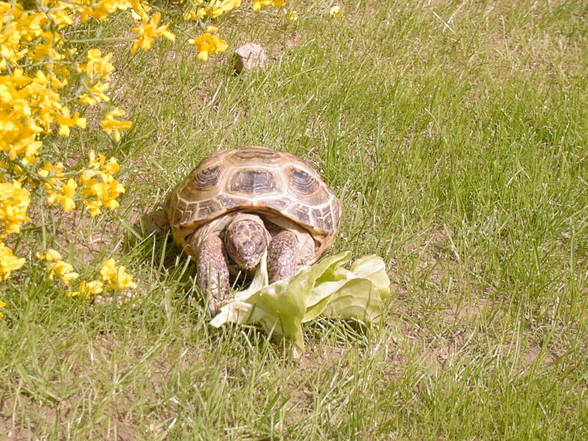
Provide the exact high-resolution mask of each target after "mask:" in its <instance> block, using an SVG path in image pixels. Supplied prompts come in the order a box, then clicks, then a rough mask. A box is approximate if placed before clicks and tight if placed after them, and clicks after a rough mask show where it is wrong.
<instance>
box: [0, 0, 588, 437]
mask: <svg viewBox="0 0 588 441" xmlns="http://www.w3.org/2000/svg"><path fill="white" fill-rule="evenodd" d="M344 3H345V4H344V5H343V12H344V14H343V16H342V17H341V18H340V19H332V18H330V17H329V16H328V14H325V11H326V10H328V6H329V3H328V2H326V1H318V2H309V1H302V2H300V3H298V6H297V9H298V11H299V14H300V18H299V20H298V21H297V22H295V23H291V24H285V23H284V20H283V19H282V17H281V14H280V13H278V12H267V13H264V15H263V16H262V17H263V18H261V19H260V16H259V15H256V14H253V13H243V14H240V15H236V16H234V17H231V18H228V19H226V20H222V22H221V26H220V29H221V31H220V32H221V37H223V38H225V39H227V40H228V42H229V44H230V46H231V48H232V49H234V48H236V47H238V45H240V44H243V43H246V42H250V41H255V42H258V43H260V44H262V45H263V46H264V47H265V48H266V49H267V50H268V52H269V54H270V59H271V63H270V64H269V66H268V67H267V69H265V70H264V71H259V72H251V73H247V74H245V75H241V76H234V75H232V74H231V61H230V56H229V55H230V54H227V55H226V56H224V57H215V58H213V59H211V60H210V62H208V63H207V64H200V63H199V62H198V60H197V59H196V53H195V52H194V49H193V47H192V46H189V45H188V44H187V39H188V38H190V37H193V36H194V33H195V30H194V28H193V26H192V25H189V24H185V23H182V22H181V20H179V19H177V20H174V31H175V32H176V34H177V37H178V38H177V41H176V43H174V44H172V43H169V42H161V43H159V44H158V45H157V46H156V47H155V48H154V49H153V50H152V51H150V52H148V53H145V54H143V53H139V54H138V55H136V56H134V57H129V55H128V46H127V45H118V46H111V45H110V46H109V45H108V44H106V43H105V44H104V47H105V48H110V50H114V51H115V53H116V58H117V60H118V66H120V67H121V70H120V71H119V73H118V77H117V82H116V90H117V92H116V101H117V103H118V104H120V105H121V106H123V107H124V108H126V109H127V110H128V111H129V112H130V114H131V115H132V119H133V121H134V127H133V129H132V130H131V131H130V133H128V134H127V135H126V136H125V137H124V138H123V140H122V141H121V143H120V144H117V145H111V146H109V145H108V144H107V143H105V138H104V137H103V136H101V135H98V134H96V135H92V134H91V133H90V134H88V133H87V132H84V134H83V136H82V135H80V136H79V137H78V138H75V137H74V138H72V140H71V141H70V143H68V144H56V146H57V147H56V148H61V149H62V151H64V152H68V151H69V152H72V153H71V154H73V155H79V154H80V153H79V152H80V151H82V152H85V151H87V150H89V149H90V148H93V147H98V146H99V147H100V149H101V150H102V151H105V152H108V153H111V154H113V155H116V156H117V157H118V158H119V159H120V160H121V162H122V164H123V180H124V183H125V185H126V187H127V195H126V196H125V199H124V201H123V207H122V209H121V210H120V211H119V212H118V214H117V216H116V217H115V218H105V219H100V220H96V221H92V222H88V221H86V220H80V219H72V218H69V217H63V216H56V215H53V212H52V213H49V214H45V224H44V225H45V226H44V227H43V228H42V229H39V228H36V229H34V228H31V229H30V231H29V232H28V233H27V239H29V240H30V241H34V242H35V243H37V244H39V246H53V245H54V244H55V243H57V242H58V243H59V244H60V246H62V250H63V251H65V252H66V253H67V252H69V254H68V256H69V258H70V260H72V261H73V262H74V264H75V265H76V268H82V269H85V271H87V272H91V271H92V270H93V269H94V268H96V263H97V262H99V261H100V260H101V259H102V258H104V257H106V256H110V255H111V254H115V255H118V256H119V257H121V258H123V259H124V260H126V263H127V264H128V266H129V267H130V268H131V270H132V271H133V273H134V274H135V275H136V278H137V280H138V282H139V289H138V296H137V298H136V300H135V302H134V305H122V306H116V305H115V304H106V305H87V304H84V303H81V302H76V301H72V300H71V299H69V298H66V297H65V296H64V293H63V292H62V291H60V290H59V289H57V288H56V287H55V286H54V285H53V284H52V283H51V282H50V281H48V280H47V279H46V277H45V275H44V273H43V271H42V269H41V268H39V267H36V266H34V265H32V266H29V269H28V270H26V271H21V272H20V273H19V275H18V277H15V278H13V279H11V280H10V281H8V282H7V283H5V284H3V285H2V287H1V288H0V289H1V291H2V293H1V298H2V299H3V300H5V301H6V302H7V303H8V307H7V308H6V318H5V320H4V321H3V322H2V323H0V378H2V381H1V382H0V438H1V437H4V438H3V439H9V440H75V441H80V440H96V439H104V440H121V441H126V440H139V439H140V440H192V439H194V440H199V439H202V440H216V439H219V440H221V439H222V440H269V439H288V440H290V439H291V440H296V439H312V440H323V439H342V440H349V439H377V440H396V439H398V440H414V439H422V440H490V439H496V440H537V439H541V440H564V439H565V440H584V439H587V438H588V404H587V403H588V396H587V390H588V387H587V386H588V353H587V348H588V338H587V337H586V336H587V335H588V329H587V323H588V296H587V294H588V291H587V289H586V286H587V283H586V282H587V273H586V268H587V266H588V265H587V246H586V245H587V243H588V235H587V215H588V212H587V206H588V197H587V194H588V193H587V188H586V187H587V186H586V181H587V175H588V173H587V167H586V159H587V158H586V146H587V145H588V107H587V106H586V103H587V102H588V99H587V98H588V93H587V90H588V75H587V73H588V65H587V63H586V60H588V49H587V45H586V43H587V41H588V26H587V24H586V20H585V17H586V16H588V7H587V5H586V4H585V2H583V1H581V0H569V1H547V0H545V1H540V2H536V1H530V0H529V1H527V0H520V1H517V2H511V1H506V0H504V1H501V0H499V1H446V2H438V1H416V0H411V1H406V2H393V1H388V2H379V1H374V0H357V1H353V2H351V1H350V2H344ZM174 11H175V9H174V8H173V7H172V8H171V9H170V13H171V14H172V15H173V13H174ZM124 21H125V19H123V18H121V19H120V20H119V22H116V23H114V24H112V25H110V27H105V28H104V30H103V32H104V35H105V36H109V35H115V34H116V33H117V32H118V31H119V30H120V29H121V27H122V28H124V27H128V26H127V25H128V23H126V22H124ZM123 22H124V23H123ZM249 144H258V145H266V146H271V147H274V148H276V149H278V150H287V151H290V152H293V153H295V154H298V155H300V156H302V157H304V158H307V159H309V160H310V161H312V162H313V163H314V164H315V165H316V167H317V168H318V169H319V170H320V171H321V172H322V174H323V176H324V177H325V180H326V181H327V182H328V183H329V184H330V185H331V186H332V187H333V188H334V189H335V191H336V192H337V193H338V194H339V195H340V196H341V198H342V200H343V201H344V207H345V215H344V220H343V225H342V229H341V232H340V236H339V238H338V240H337V242H336V244H335V250H334V251H340V250H346V249H350V250H352V251H353V253H354V255H355V256H360V255H364V254H367V253H377V254H379V255H381V256H383V257H384V259H385V261H386V262H387V263H388V269H389V274H390V278H391V280H392V299H391V301H390V304H389V306H388V308H387V310H386V312H385V315H384V319H383V323H382V324H381V326H380V327H373V328H368V329H363V328H358V327H356V326H354V325H352V324H349V323H341V322H333V321H327V320H324V319H322V320H319V321H317V322H315V323H312V324H310V325H308V326H307V327H306V331H307V342H306V345H307V352H306V354H305V355H304V356H303V357H302V358H301V360H299V361H294V360H291V359H289V358H288V357H287V356H285V355H284V351H283V350H282V347H281V346H280V345H279V344H275V343H272V342H269V341H267V338H266V336H265V335H263V334H262V333H261V332H259V331H258V330H256V329H254V328H248V327H229V328H225V329H222V330H215V329H212V328H211V327H210V326H209V325H208V320H209V318H210V317H209V316H208V313H207V308H206V307H205V305H204V304H203V302H202V301H201V299H200V298H199V296H198V292H197V290H196V289H195V287H194V272H193V265H190V264H189V261H188V260H187V257H186V256H185V255H181V254H180V253H179V250H178V249H177V248H176V247H175V246H174V245H172V244H171V243H170V242H166V240H165V239H163V238H153V237H143V236H142V237H139V238H136V237H133V235H132V234H131V233H129V228H125V227H124V226H125V225H127V226H129V225H132V224H133V223H134V222H136V221H137V219H139V218H140V216H141V215H142V214H143V213H145V212H148V211H150V210H152V209H153V208H154V207H157V206H159V205H161V203H162V200H163V198H164V196H165V194H166V193H167V192H168V191H169V190H170V189H171V188H173V186H174V185H175V184H176V183H177V182H179V181H180V180H181V179H182V178H183V177H184V176H185V175H186V174H187V173H188V172H189V171H190V170H191V169H192V168H193V167H194V166H195V165H196V164H197V163H198V162H199V160H201V159H202V158H204V157H205V156H206V155H207V154H209V153H210V152H212V151H215V150H217V149H225V148H230V147H234V146H239V145H249ZM64 154H66V153H64ZM56 213H57V212H55V214H56ZM117 219H118V220H120V221H121V222H115V221H116V220H117ZM60 228H61V229H60ZM64 230H65V231H67V234H63V233H59V231H64ZM21 248H22V250H26V245H25V243H23V244H21ZM19 254H20V255H22V252H20V253H19Z"/></svg>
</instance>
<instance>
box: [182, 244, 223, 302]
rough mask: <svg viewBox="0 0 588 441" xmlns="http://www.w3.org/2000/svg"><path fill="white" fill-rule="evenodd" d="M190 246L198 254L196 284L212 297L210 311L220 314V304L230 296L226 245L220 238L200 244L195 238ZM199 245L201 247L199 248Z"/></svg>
mask: <svg viewBox="0 0 588 441" xmlns="http://www.w3.org/2000/svg"><path fill="white" fill-rule="evenodd" d="M191 242H192V243H190V246H191V247H192V249H193V250H195V253H196V264H197V271H198V273H197V275H196V283H197V284H198V287H199V288H200V289H201V290H202V292H204V293H206V294H209V295H210V305H209V307H210V311H211V312H212V313H213V314H215V313H216V312H218V302H219V301H220V300H224V299H226V298H227V297H228V295H229V269H228V265H227V257H226V254H225V250H224V244H223V241H222V240H221V238H220V237H218V236H209V237H207V238H205V239H204V240H203V241H202V242H200V243H199V244H197V243H195V242H196V240H195V238H194V236H193V239H192V240H191ZM198 245H199V246H198Z"/></svg>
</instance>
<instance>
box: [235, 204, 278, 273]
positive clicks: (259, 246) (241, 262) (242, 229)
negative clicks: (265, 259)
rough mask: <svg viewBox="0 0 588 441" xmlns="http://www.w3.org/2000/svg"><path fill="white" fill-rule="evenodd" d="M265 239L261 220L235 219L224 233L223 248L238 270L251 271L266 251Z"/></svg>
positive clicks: (265, 235) (266, 235)
mask: <svg viewBox="0 0 588 441" xmlns="http://www.w3.org/2000/svg"><path fill="white" fill-rule="evenodd" d="M251 217H254V216H251ZM255 217H257V216H255ZM267 238H268V233H267V230H266V229H265V227H264V226H263V222H262V221H261V219H259V221H257V220H254V219H251V218H245V219H240V218H239V217H237V218H236V219H235V220H233V222H231V223H230V224H229V226H228V227H227V229H226V231H225V247H226V250H227V252H228V253H229V256H230V257H231V259H233V261H234V262H235V263H236V264H237V265H238V266H239V268H241V269H244V270H247V271H251V270H252V269H254V268H255V267H256V266H257V264H258V263H259V261H260V260H261V257H262V256H263V253H265V250H266V249H267V246H268V239H267Z"/></svg>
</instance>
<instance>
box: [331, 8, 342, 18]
mask: <svg viewBox="0 0 588 441" xmlns="http://www.w3.org/2000/svg"><path fill="white" fill-rule="evenodd" d="M329 14H330V15H331V17H340V16H341V8H340V7H339V6H337V5H335V6H331V9H329Z"/></svg>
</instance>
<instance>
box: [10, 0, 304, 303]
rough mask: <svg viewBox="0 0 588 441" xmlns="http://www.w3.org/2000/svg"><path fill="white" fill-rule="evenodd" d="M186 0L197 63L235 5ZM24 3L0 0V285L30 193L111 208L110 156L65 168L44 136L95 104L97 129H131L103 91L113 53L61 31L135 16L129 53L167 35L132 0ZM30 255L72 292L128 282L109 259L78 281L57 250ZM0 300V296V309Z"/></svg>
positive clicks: (263, 1) (64, 131)
mask: <svg viewBox="0 0 588 441" xmlns="http://www.w3.org/2000/svg"><path fill="white" fill-rule="evenodd" d="M188 1H189V3H187V6H186V8H185V12H184V18H185V19H186V20H196V21H197V22H198V25H199V26H200V27H201V29H205V31H204V32H203V33H202V35H200V36H198V37H195V38H193V39H190V40H189V42H190V43H191V44H193V45H195V46H196V49H197V51H198V59H200V60H201V61H206V60H207V59H208V58H209V56H211V55H213V54H216V53H221V52H223V51H225V50H226V49H227V46H228V45H227V43H226V42H225V41H224V40H221V39H220V38H219V37H218V29H217V28H216V27H215V26H209V24H210V21H212V20H214V19H216V18H217V17H219V16H221V15H223V14H227V13H229V12H231V11H235V10H237V9H238V8H239V7H241V3H242V2H241V0H210V1H203V0H188ZM26 5H27V6H26V7H25V2H24V1H21V0H13V1H0V27H1V30H2V31H1V32H0V173H1V174H0V282H3V281H5V280H6V279H7V278H9V277H10V276H11V275H12V274H13V273H14V272H15V271H17V270H18V269H20V268H21V267H22V266H23V265H24V264H25V258H24V257H19V256H17V255H15V253H14V251H13V249H12V248H11V243H13V242H14V241H13V238H14V237H15V236H16V235H18V234H19V233H20V232H21V226H22V224H24V223H26V222H29V221H30V218H29V216H28V210H29V207H30V205H31V200H34V201H35V203H36V204H40V203H43V201H45V203H46V204H47V205H48V206H55V207H59V208H60V209H62V210H63V211H65V212H70V211H74V210H76V209H77V210H81V212H82V213H88V214H89V216H91V217H94V216H99V215H101V214H102V213H103V212H104V210H114V209H116V208H118V206H119V200H118V199H119V197H120V195H121V194H123V193H124V191H125V189H124V187H123V185H122V184H121V183H120V182H119V181H118V180H117V179H116V178H115V175H116V174H117V173H118V171H119V168H120V167H119V164H118V162H117V160H116V159H115V158H108V159H107V158H106V156H105V155H103V154H99V153H96V152H94V151H91V152H90V153H89V157H88V162H87V164H86V165H85V166H82V167H78V168H77V169H72V168H71V167H72V166H71V165H66V164H64V163H63V162H56V161H55V160H54V158H53V157H52V153H51V152H52V151H53V149H49V148H47V145H48V143H49V141H48V140H49V139H50V138H49V136H52V135H53V136H55V135H57V136H62V137H68V136H70V134H71V132H72V130H87V120H86V117H85V116H84V115H83V112H84V109H87V108H89V107H96V108H98V109H99V113H100V114H101V115H102V117H101V118H100V127H101V129H102V131H104V133H105V134H106V135H107V136H109V137H110V138H111V140H112V141H113V142H119V141H120V139H121V135H122V133H123V132H124V131H125V130H128V129H129V128H131V126H132V122H131V121H130V120H127V119H126V118H125V111H124V110H123V109H121V108H119V107H117V106H116V105H114V103H113V102H112V99H111V97H110V96H109V91H110V87H111V74H112V73H113V72H114V70H115V67H114V66H113V64H112V56H113V54H112V53H103V52H102V51H101V50H100V49H97V48H90V49H88V50H84V51H80V46H79V43H81V42H91V41H93V40H92V39H89V40H78V41H76V40H71V39H69V37H67V36H68V35H76V34H75V32H70V31H72V30H73V29H75V28H76V27H79V25H80V23H89V22H93V23H95V24H99V23H101V22H105V21H107V20H109V19H110V18H111V16H112V15H113V14H114V13H118V12H121V11H126V13H130V14H131V16H132V17H133V19H134V20H135V26H134V27H132V29H131V32H132V33H133V36H132V37H130V38H128V40H129V45H130V48H129V50H130V52H131V53H135V52H137V51H138V50H139V49H140V50H143V51H147V50H149V49H150V48H151V47H152V46H153V44H154V42H155V40H156V39H158V38H165V39H168V40H171V41H174V40H175V35H174V34H173V33H172V32H171V31H170V30H169V29H168V28H169V25H168V24H161V13H160V12H153V8H152V7H151V6H150V5H149V4H148V3H147V2H145V1H142V0H73V1H61V0H37V1H36V3H35V4H33V5H31V4H30V2H27V3H26ZM250 5H251V7H252V9H253V10H256V11H258V10H260V9H262V8H263V7H266V6H270V5H273V6H284V5H285V1H284V0H252V1H251V3H250ZM291 17H293V16H292V15H291ZM78 35H79V34H78ZM121 39H123V40H124V38H122V37H121ZM35 195H39V196H40V197H33V196H35ZM31 198H32V199H31ZM37 257H38V258H39V259H40V260H42V261H44V262H45V264H46V266H47V271H48V275H49V278H50V279H52V280H55V281H58V280H59V281H60V283H63V284H64V285H65V287H66V288H67V291H68V295H70V296H73V297H83V298H91V297H92V296H93V295H96V294H99V293H102V292H105V291H109V290H110V291H112V290H123V289H132V288H135V287H136V285H135V283H134V282H133V278H132V276H131V275H130V274H128V273H127V272H126V269H125V267H123V266H117V265H116V263H115V261H114V260H112V259H109V260H107V261H106V262H104V263H103V264H102V266H101V268H100V275H101V279H97V280H91V281H80V280H79V279H80V276H79V274H78V273H77V272H76V271H74V268H73V266H72V265H71V264H69V263H67V262H66V261H65V260H64V259H63V258H62V257H61V255H60V254H59V253H58V252H57V251H55V250H47V251H46V252H44V253H42V254H38V255H37ZM74 284H77V286H73V285H74ZM4 306H5V303H4V302H2V301H0V308H3V307H4Z"/></svg>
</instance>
